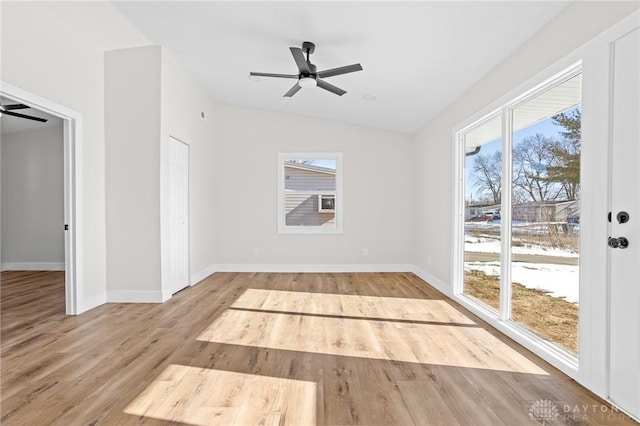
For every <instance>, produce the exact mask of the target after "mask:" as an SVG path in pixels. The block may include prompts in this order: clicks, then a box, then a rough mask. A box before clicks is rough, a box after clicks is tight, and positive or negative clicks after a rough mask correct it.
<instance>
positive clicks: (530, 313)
mask: <svg viewBox="0 0 640 426" xmlns="http://www.w3.org/2000/svg"><path fill="white" fill-rule="evenodd" d="M511 291H512V302H511V318H512V320H513V321H515V322H517V323H520V324H522V325H524V326H526V327H527V328H529V329H530V330H531V331H533V332H534V333H536V334H538V335H539V336H541V337H543V338H544V339H546V340H549V341H550V342H553V343H556V344H558V345H560V346H563V347H564V348H565V349H567V350H569V351H570V352H571V353H573V354H576V353H577V352H578V305H576V304H573V303H569V302H567V301H566V300H564V299H563V298H560V297H551V296H549V294H547V293H545V292H544V291H540V290H535V289H530V288H526V287H525V286H523V285H522V284H519V283H513V287H512V290H511ZM464 293H465V294H466V295H469V296H473V297H475V298H476V299H478V300H481V301H482V302H484V303H486V304H488V305H489V306H491V307H493V308H495V309H496V310H497V309H498V307H499V303H500V277H497V276H493V275H486V274H485V273H484V272H482V271H474V270H472V271H465V276H464Z"/></svg>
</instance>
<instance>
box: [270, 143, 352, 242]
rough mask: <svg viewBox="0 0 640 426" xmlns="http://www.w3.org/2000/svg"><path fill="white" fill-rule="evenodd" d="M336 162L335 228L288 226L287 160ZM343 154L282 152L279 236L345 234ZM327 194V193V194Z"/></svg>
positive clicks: (280, 162) (279, 171) (279, 178)
mask: <svg viewBox="0 0 640 426" xmlns="http://www.w3.org/2000/svg"><path fill="white" fill-rule="evenodd" d="M309 159H315V160H335V161H336V191H335V197H336V206H337V208H336V211H335V221H336V226H335V227H332V228H330V227H322V226H287V224H286V222H285V212H284V194H285V189H284V184H285V174H284V167H285V161H287V160H309ZM342 164H343V161H342V153H341V152H303V153H300V152H293V153H290V152H280V153H278V183H277V189H278V202H277V214H278V219H277V220H278V234H342V233H343V222H342V221H343V217H344V206H343V203H342V200H343V196H342V194H343V183H342V181H343V176H344V173H343V169H342ZM325 193H326V192H325Z"/></svg>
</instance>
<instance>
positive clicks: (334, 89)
mask: <svg viewBox="0 0 640 426" xmlns="http://www.w3.org/2000/svg"><path fill="white" fill-rule="evenodd" d="M316 83H318V87H321V88H323V89H324V90H328V91H329V92H331V93H335V94H336V95H338V96H342V95H344V94H345V93H347V92H346V90H342V89H341V88H339V87H336V86H334V85H333V84H329V83H327V82H326V81H324V80H320V79H319V78H316Z"/></svg>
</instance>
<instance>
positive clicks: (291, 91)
mask: <svg viewBox="0 0 640 426" xmlns="http://www.w3.org/2000/svg"><path fill="white" fill-rule="evenodd" d="M300 89H301V87H300V85H299V84H298V83H296V84H295V85H294V86H293V87H292V88H291V89H289V91H288V92H287V93H285V94H284V96H283V97H285V98H290V97H292V96H293V95H295V94H296V93H298V90H300Z"/></svg>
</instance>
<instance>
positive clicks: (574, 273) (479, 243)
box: [464, 221, 579, 303]
mask: <svg viewBox="0 0 640 426" xmlns="http://www.w3.org/2000/svg"><path fill="white" fill-rule="evenodd" d="M514 226H516V227H518V226H521V227H524V226H526V227H529V228H531V224H525V223H519V222H518V223H516V222H514ZM465 228H467V231H468V230H469V229H474V231H475V232H474V234H478V233H480V235H471V234H470V233H469V232H465V235H464V242H465V244H464V251H465V252H476V253H500V251H501V242H500V240H499V239H496V237H492V235H491V233H493V234H495V233H496V231H497V230H498V229H499V228H500V221H487V222H473V223H469V222H467V223H465ZM574 228H575V229H576V230H577V229H579V228H578V227H577V225H574ZM546 229H547V228H546V227H545V226H542V227H541V229H540V230H541V232H546ZM482 230H487V231H492V232H487V234H488V235H482ZM511 250H512V253H513V254H524V255H532V256H556V257H570V258H578V257H579V255H578V253H575V252H572V251H570V250H567V249H561V248H552V247H544V246H539V245H525V246H522V247H511ZM541 260H542V259H541ZM464 268H465V270H479V271H482V272H484V273H485V274H487V275H495V276H499V275H500V263H499V262H465V264H464ZM511 281H513V282H517V283H520V284H522V285H524V286H525V287H527V288H531V289H537V290H542V291H545V292H548V293H549V295H550V296H553V297H564V298H565V299H566V300H567V301H568V302H571V303H578V295H579V285H578V283H579V281H578V266H574V265H557V264H550V263H525V262H513V263H512V267H511Z"/></svg>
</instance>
